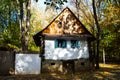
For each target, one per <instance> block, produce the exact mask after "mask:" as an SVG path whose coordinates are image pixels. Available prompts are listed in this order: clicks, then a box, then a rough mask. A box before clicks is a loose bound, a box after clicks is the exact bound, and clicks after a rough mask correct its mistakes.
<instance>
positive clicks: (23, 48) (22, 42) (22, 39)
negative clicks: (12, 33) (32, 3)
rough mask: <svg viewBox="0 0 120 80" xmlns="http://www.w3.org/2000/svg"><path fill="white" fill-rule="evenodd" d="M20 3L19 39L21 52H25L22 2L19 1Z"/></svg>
mask: <svg viewBox="0 0 120 80" xmlns="http://www.w3.org/2000/svg"><path fill="white" fill-rule="evenodd" d="M19 2H20V35H21V36H20V37H21V46H22V50H23V51H26V50H27V49H26V45H25V22H24V17H23V16H24V12H23V0H19Z"/></svg>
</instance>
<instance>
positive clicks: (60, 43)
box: [54, 39, 67, 48]
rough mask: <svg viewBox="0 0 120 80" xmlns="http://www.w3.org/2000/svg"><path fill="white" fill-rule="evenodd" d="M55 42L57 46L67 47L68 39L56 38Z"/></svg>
mask: <svg viewBox="0 0 120 80" xmlns="http://www.w3.org/2000/svg"><path fill="white" fill-rule="evenodd" d="M54 44H55V48H66V47H67V41H66V40H64V39H56V40H55V42H54Z"/></svg>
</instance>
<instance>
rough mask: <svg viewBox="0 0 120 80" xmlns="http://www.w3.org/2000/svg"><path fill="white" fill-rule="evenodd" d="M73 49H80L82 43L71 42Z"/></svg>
mask: <svg viewBox="0 0 120 80" xmlns="http://www.w3.org/2000/svg"><path fill="white" fill-rule="evenodd" d="M71 48H80V41H78V40H71Z"/></svg>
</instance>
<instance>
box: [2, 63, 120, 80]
mask: <svg viewBox="0 0 120 80" xmlns="http://www.w3.org/2000/svg"><path fill="white" fill-rule="evenodd" d="M0 80H120V64H105V65H103V64H100V69H99V70H79V69H78V70H76V72H75V73H74V74H70V73H68V74H63V73H62V72H54V70H53V71H51V70H47V69H45V70H43V73H42V74H40V75H23V76H22V75H19V76H15V75H13V76H0Z"/></svg>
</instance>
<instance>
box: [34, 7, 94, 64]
mask: <svg viewBox="0 0 120 80" xmlns="http://www.w3.org/2000/svg"><path fill="white" fill-rule="evenodd" d="M33 38H34V41H35V43H36V45H37V46H39V47H40V55H41V57H42V58H44V60H45V61H47V63H45V64H48V62H50V63H53V62H55V61H59V62H60V63H61V62H64V61H76V60H80V59H89V58H90V53H89V52H90V50H89V49H90V42H91V41H93V40H94V39H95V38H94V36H93V35H92V34H91V33H90V32H89V31H88V30H87V29H86V28H85V26H84V25H83V24H82V23H81V22H80V21H79V19H78V18H77V17H76V16H75V15H74V13H73V12H72V11H71V10H70V9H69V8H68V7H67V8H65V9H64V10H63V11H62V12H61V13H60V14H59V15H58V16H57V17H56V18H55V19H54V20H53V21H52V22H51V23H50V24H49V25H48V26H47V27H46V28H44V29H43V30H42V31H40V32H38V33H37V34H36V35H34V36H33ZM51 61H52V62H51Z"/></svg>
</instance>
